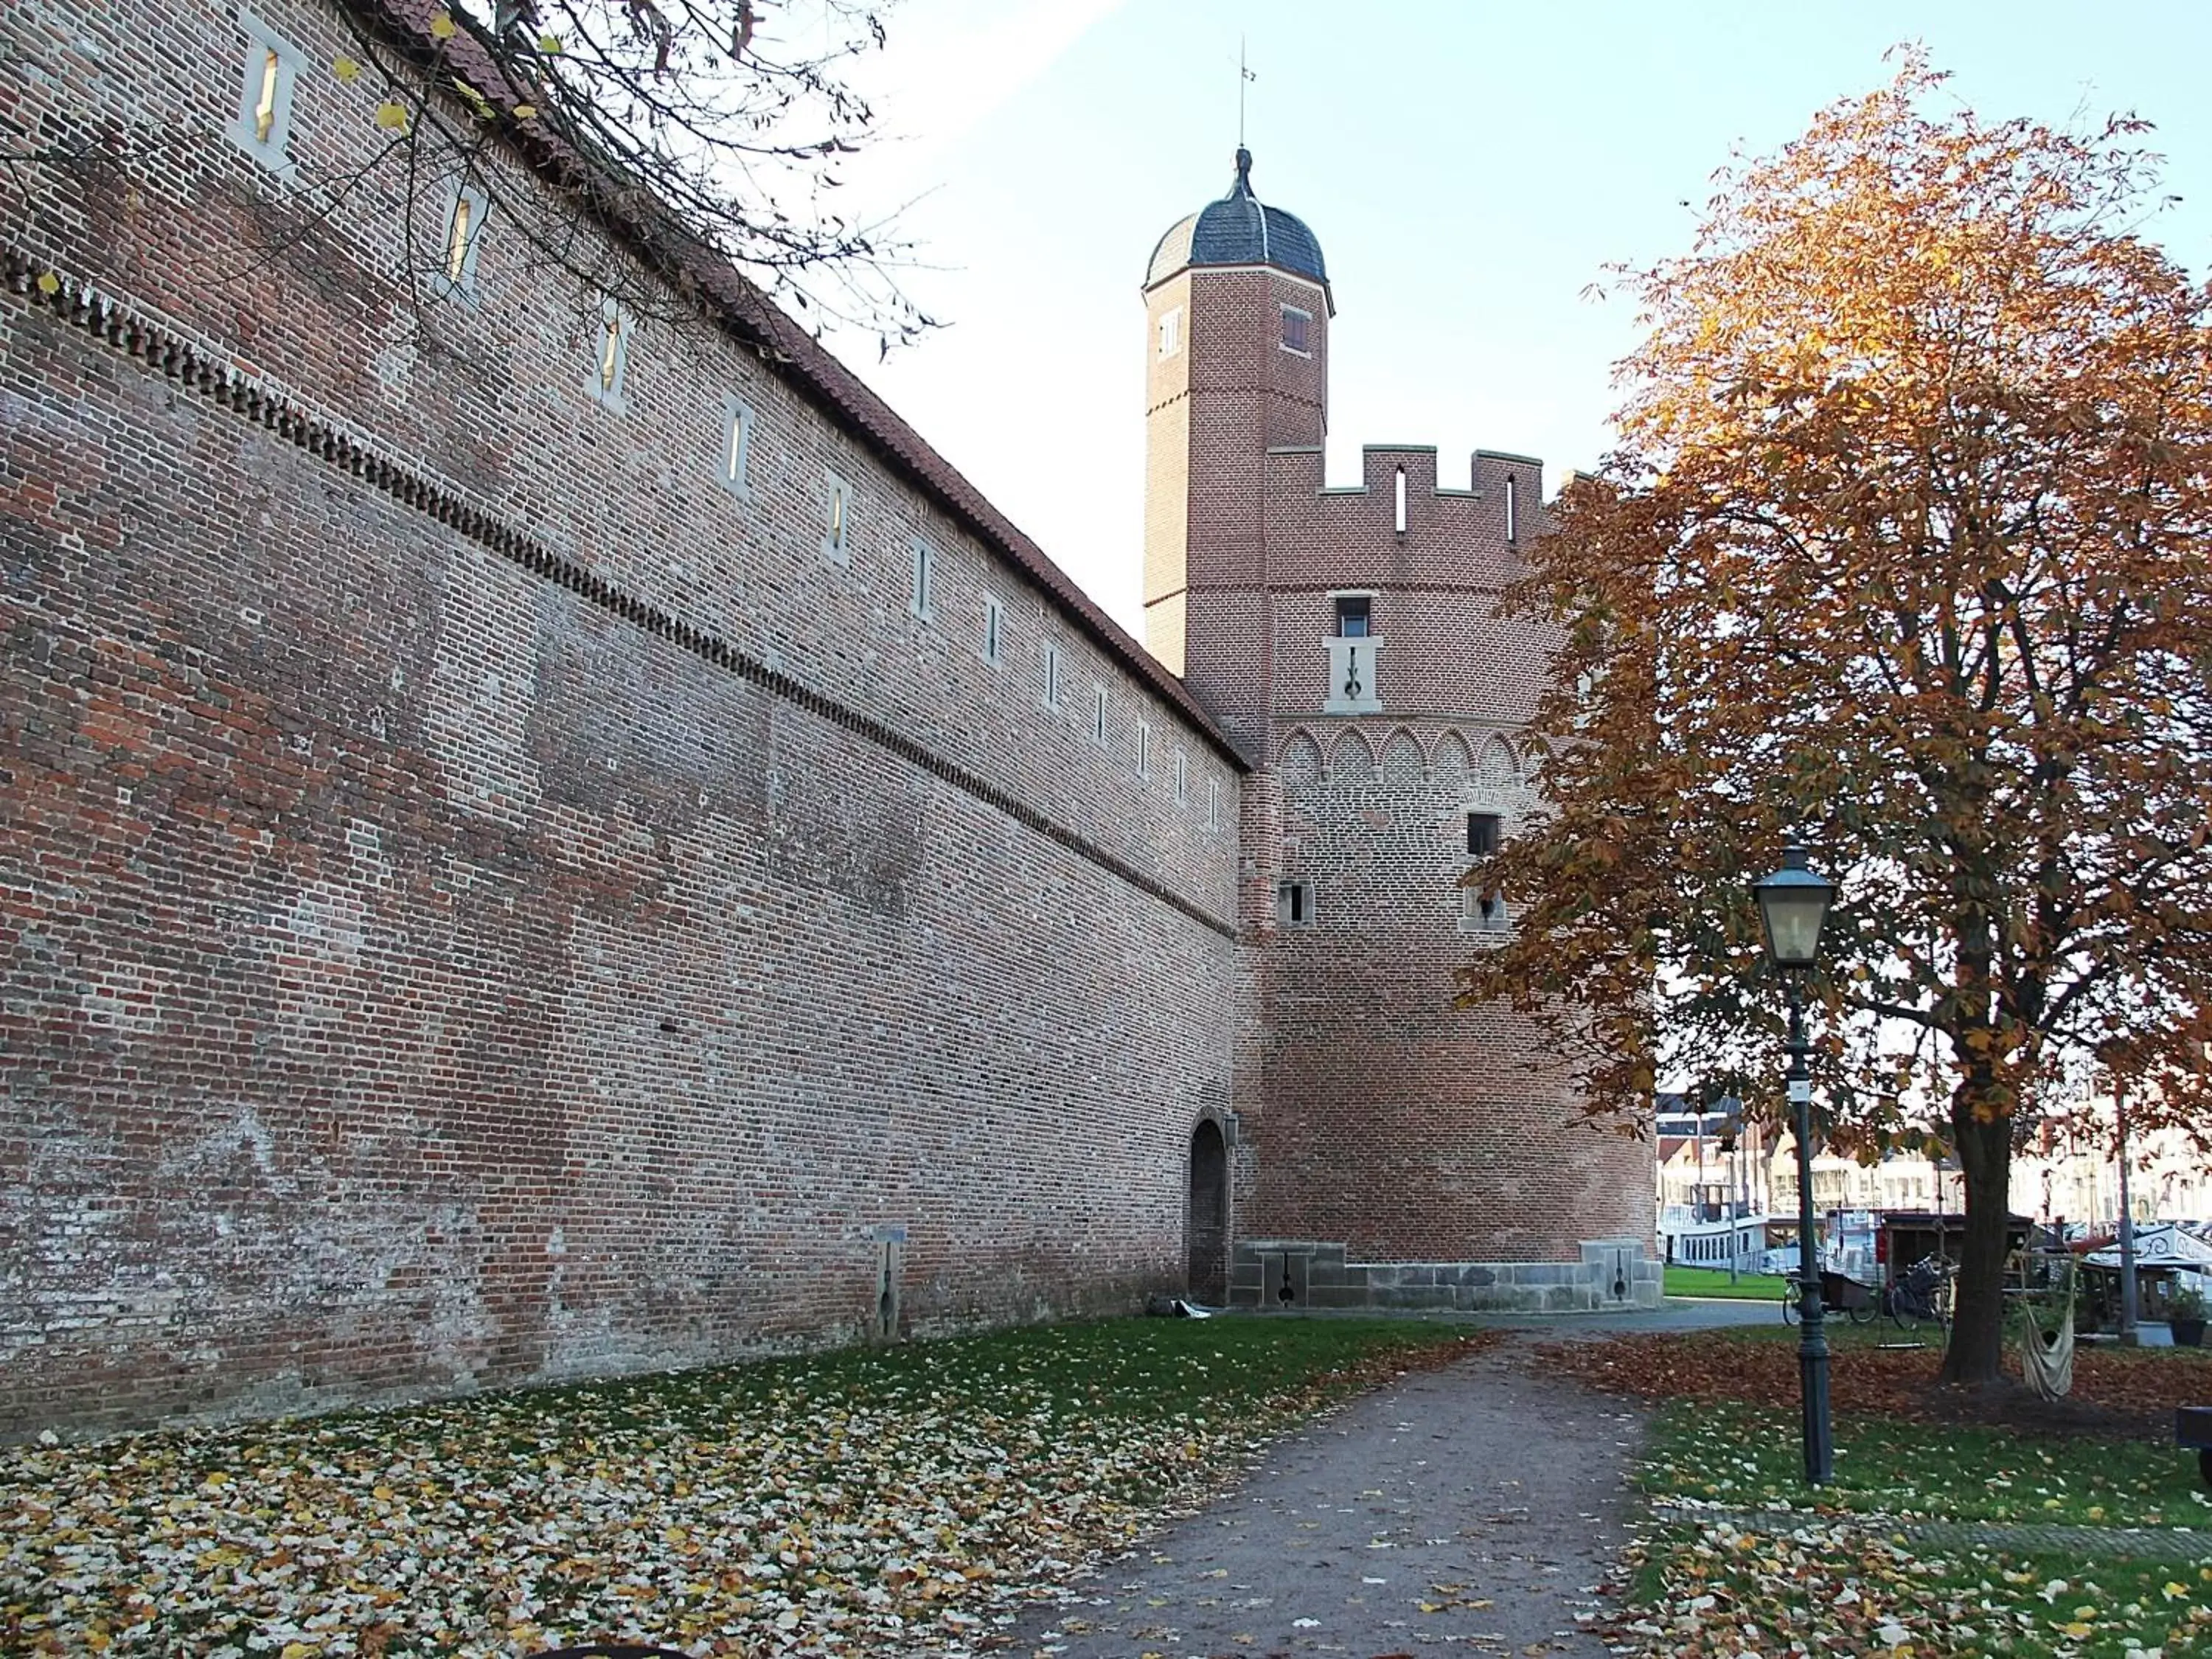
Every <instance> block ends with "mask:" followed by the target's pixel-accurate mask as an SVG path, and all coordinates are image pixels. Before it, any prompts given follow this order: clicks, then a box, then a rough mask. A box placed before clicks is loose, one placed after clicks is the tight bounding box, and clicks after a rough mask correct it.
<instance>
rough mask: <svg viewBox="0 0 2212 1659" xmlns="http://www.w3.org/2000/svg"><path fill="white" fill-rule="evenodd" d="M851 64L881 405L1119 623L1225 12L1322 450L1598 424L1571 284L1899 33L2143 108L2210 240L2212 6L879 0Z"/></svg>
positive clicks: (1618, 315)
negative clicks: (1326, 386)
mask: <svg viewBox="0 0 2212 1659" xmlns="http://www.w3.org/2000/svg"><path fill="white" fill-rule="evenodd" d="M887 21H888V23H889V27H890V48H889V50H888V52H885V53H884V54H883V55H882V56H881V57H880V58H878V59H877V60H875V61H874V62H873V63H872V64H871V66H870V67H869V68H868V70H867V71H866V80H865V82H864V84H865V86H866V89H867V90H868V91H869V92H870V93H871V94H872V95H874V96H875V97H876V98H877V100H878V104H879V106H880V109H881V112H882V114H883V117H884V127H885V128H886V129H887V130H888V131H893V132H896V133H900V134H902V135H906V136H905V137H904V138H903V139H902V142H899V143H895V144H887V145H885V146H884V147H883V148H882V149H879V150H878V151H877V152H875V153H873V154H872V155H869V156H866V157H864V158H862V159H861V160H860V161H859V162H858V163H857V164H856V165H855V166H854V169H853V172H852V173H851V179H852V182H851V184H850V185H848V205H860V206H865V207H868V208H872V209H876V210H881V209H884V208H887V207H889V206H891V205H893V204H896V203H899V202H903V201H906V200H908V198H910V197H916V196H919V197H921V200H920V201H919V202H918V203H917V204H915V205H914V206H913V207H911V208H910V209H909V210H908V211H907V212H906V213H905V215H904V216H903V217H902V221H901V225H902V229H903V230H904V232H905V233H906V234H908V236H909V237H911V238H913V239H915V240H918V241H920V242H921V244H923V252H922V257H923V258H925V259H926V260H927V261H928V262H929V264H931V266H932V267H933V268H931V269H925V270H915V271H914V272H912V273H911V274H910V276H909V277H908V280H907V282H906V284H905V285H906V286H907V288H908V290H909V291H910V292H911V293H913V294H914V295H915V296H916V298H917V299H918V300H919V301H921V303H922V304H923V306H924V307H925V308H927V309H928V310H930V311H931V312H932V313H933V314H935V315H936V316H938V317H939V319H941V320H943V321H944V322H945V323H946V324H947V325H948V326H946V327H945V328H943V329H940V330H939V331H936V332H935V333H934V334H933V335H932V336H930V337H928V338H927V339H926V340H925V341H924V342H923V343H921V344H920V345H917V346H914V347H910V348H908V349H904V350H902V351H899V352H896V353H894V354H893V356H892V357H891V359H890V362H888V363H884V364H881V365H878V363H877V362H875V356H876V349H875V343H874V341H873V339H872V337H871V338H869V339H867V340H866V341H860V340H854V341H852V342H850V343H849V344H845V343H839V344H841V345H842V346H843V348H844V349H848V353H849V356H850V360H851V362H852V363H853V366H854V368H856V369H858V370H859V371H860V373H861V374H863V375H864V376H865V377H866V379H867V380H869V381H870V383H871V384H872V385H873V386H875V387H876V388H877V389H878V391H879V392H882V393H883V394H884V397H886V398H888V399H889V400H890V403H891V404H892V406H893V407H895V408H896V409H897V410H899V412H900V413H901V414H902V415H903V416H905V417H906V418H907V419H908V421H909V422H912V423H913V424H914V425H915V427H916V428H918V429H919V430H920V431H921V434H922V435H923V436H924V437H926V438H927V439H928V440H929V441H930V442H932V443H933V444H934V445H935V446H936V447H937V448H938V449H939V451H940V452H942V453H944V454H945V455H946V456H947V457H948V458H949V459H951V461H952V462H953V464H954V465H957V466H958V467H959V468H960V469H961V470H962V471H964V472H965V473H967V474H968V476H969V477H970V478H971V479H973V480H974V481H975V483H977V484H978V485H979V486H980V487H981V489H983V491H984V492H985V493H986V494H987V495H989V496H990V497H991V498H992V499H993V500H994V501H996V502H997V503H998V504H999V506H1000V507H1001V508H1002V509H1004V510H1005V511H1006V513H1007V514H1008V516H1009V517H1011V518H1012V520H1014V521H1015V522H1016V523H1017V524H1018V525H1020V526H1022V527H1023V528H1024V530H1026V531H1028V532H1030V534H1031V535H1032V536H1034V537H1035V538H1036V539H1037V540H1038V542H1039V543H1041V544H1042V546H1043V547H1044V549H1045V550H1046V551H1047V552H1048V554H1050V555H1051V556H1052V557H1053V558H1054V559H1055V560H1056V561H1057V562H1059V563H1060V566H1061V567H1062V568H1064V569H1066V571H1067V572H1068V574H1070V575H1071V576H1073V578H1074V579H1075V580H1077V581H1078V582H1079V583H1080V584H1081V585H1082V586H1084V587H1085V589H1087V590H1088V591H1089V592H1091V595H1092V596H1093V597H1094V598H1096V599H1097V600H1098V601H1099V602H1100V603H1101V604H1102V605H1104V606H1105V608H1106V609H1107V610H1108V611H1110V612H1111V613H1113V615H1114V616H1115V617H1117V618H1118V619H1120V620H1121V622H1122V623H1123V624H1124V625H1125V626H1127V627H1128V628H1129V629H1131V631H1133V632H1137V633H1139V634H1140V633H1141V627H1140V615H1141V613H1140V611H1139V605H1138V599H1137V594H1138V570H1139V554H1140V538H1141V523H1142V520H1141V516H1140V514H1141V511H1142V480H1143V456H1144V431H1143V407H1142V387H1143V376H1144V368H1145V352H1146V349H1147V345H1148V342H1147V340H1146V333H1145V319H1144V307H1143V302H1142V301H1141V299H1140V297H1139V282H1140V281H1141V279H1142V276H1143V274H1144V269H1145V262H1146V258H1147V257H1148V256H1149V255H1150V253H1151V252H1152V245H1153V243H1154V242H1155V241H1156V240H1158V237H1159V235H1160V234H1161V233H1162V232H1163V231H1164V230H1165V229H1166V228H1168V226H1169V225H1170V224H1171V223H1173V222H1175V221H1176V220H1177V219H1179V218H1181V217H1182V216H1183V215H1185V214H1187V213H1190V212H1192V211H1194V210H1196V209H1198V208H1199V207H1200V206H1201V205H1203V204H1205V203H1206V202H1207V201H1209V200H1211V199H1212V198H1213V197H1217V196H1219V195H1221V194H1222V193H1223V192H1224V191H1225V189H1226V188H1227V186H1228V185H1229V182H1230V179H1231V153H1232V152H1233V151H1234V149H1235V148H1236V143H1237V42H1238V37H1239V35H1240V34H1242V35H1243V37H1245V39H1246V40H1247V42H1248V47H1247V50H1248V52H1249V58H1250V60H1251V63H1252V65H1253V67H1254V69H1255V70H1256V72H1257V74H1258V76H1259V78H1258V79H1257V80H1256V81H1255V82H1252V83H1251V85H1250V87H1249V117H1248V124H1247V136H1248V142H1249V144H1250V146H1251V149H1252V150H1253V153H1254V155H1255V168H1254V173H1253V183H1254V185H1255V189H1256V190H1257V191H1258V192H1259V194H1260V196H1261V198H1262V199H1263V200H1266V201H1267V202H1270V203H1272V204H1275V205H1277V206H1279V207H1283V208H1286V209H1288V210H1290V211H1291V212H1293V213H1296V214H1297V215H1298V216H1299V217H1301V218H1303V219H1304V220H1305V222H1307V223H1308V224H1309V225H1310V226H1311V227H1312V228H1313V229H1314V231H1315V233H1316V235H1317V236H1318V237H1319V238H1320V240H1321V245H1322V251H1323V252H1324V254H1325V256H1326V258H1327V260H1328V271H1329V277H1330V282H1331V286H1332V288H1333V289H1334V294H1335V298H1336V304H1337V318H1336V322H1335V324H1334V328H1333V330H1332V332H1331V335H1330V378H1331V387H1330V401H1331V419H1330V426H1329V471H1330V474H1331V477H1332V478H1333V479H1356V477H1357V476H1358V449H1359V446H1360V445H1361V444H1363V443H1381V442H1399V443H1419V444H1435V445H1437V447H1438V448H1439V449H1440V450H1441V451H1442V452H1443V453H1442V454H1441V455H1440V456H1439V458H1438V459H1439V465H1440V467H1441V469H1442V473H1443V477H1445V478H1447V479H1450V478H1453V477H1455V476H1456V477H1460V478H1462V479H1463V478H1464V476H1465V469H1466V465H1467V457H1468V452H1470V451H1471V450H1474V449H1475V448H1477V447H1482V448H1491V449H1507V450H1514V451H1517V452H1521V453H1528V454H1534V455H1539V456H1541V457H1543V458H1544V459H1545V461H1546V462H1547V477H1548V478H1549V479H1551V480H1552V481H1553V482H1554V483H1555V482H1556V480H1557V479H1558V478H1559V477H1561V476H1562V475H1563V473H1564V471H1565V469H1567V468H1570V467H1577V466H1580V467H1588V466H1590V465H1593V464H1594V463H1595V460H1596V459H1597V457H1598V456H1599V454H1600V453H1601V452H1602V451H1603V450H1604V448H1605V447H1606V446H1607V413H1608V411H1609V410H1611V409H1612V408H1613V402H1614V398H1613V392H1612V389H1611V387H1610V386H1609V373H1610V365H1611V364H1612V362H1613V361H1614V360H1615V359H1617V358H1618V357H1620V356H1621V355H1622V353H1623V352H1624V351H1625V350H1626V349H1627V348H1628V346H1629V345H1630V344H1631V343H1632V340H1633V337H1634V336H1633V331H1632V324H1633V318H1632V315H1631V312H1630V307H1629V305H1628V304H1627V302H1626V301H1625V300H1624V299H1622V298H1620V297H1614V298H1613V299H1610V300H1605V301H1599V300H1595V299H1592V298H1590V297H1588V296H1587V295H1585V290H1586V289H1588V288H1589V285H1590V284H1591V283H1596V282H1601V280H1602V278H1603V270H1604V267H1605V266H1606V265H1607V264H1609V263H1612V262H1615V261H1623V260H1625V261H1629V262H1637V261H1642V260H1648V259H1650V258H1657V257H1661V256H1663V255H1666V254H1669V253H1674V252H1681V251H1684V250H1686V247H1687V246H1688V243H1689V240H1690V236H1691V233H1692V228H1693V226H1694V224H1695V221H1696V210H1695V209H1694V208H1692V207H1689V206H1684V205H1682V204H1683V203H1684V202H1688V203H1692V204H1698V205H1699V206H1702V204H1704V202H1705V199H1706V197H1708V195H1709V194H1710V193H1711V186H1710V179H1711V174H1712V173H1713V171H1714V169H1716V168H1717V167H1721V166H1723V165H1724V164H1725V163H1726V162H1727V161H1728V160H1729V154H1730V150H1731V148H1732V147H1734V146H1735V145H1738V144H1741V145H1743V146H1745V147H1747V148H1748V149H1751V150H1753V151H1754V152H1765V151H1768V150H1771V149H1774V148H1775V147H1776V146H1778V144H1779V143H1782V142H1783V141H1784V140H1785V139H1788V138H1790V137H1794V136H1795V135H1796V134H1797V133H1799V132H1801V131H1803V129H1804V127H1805V125H1806V124H1807V122H1808V119H1809V118H1810V117H1811V115H1812V114H1813V112H1814V111H1815V110H1816V109H1818V108H1819V107H1820V106H1822V105H1824V104H1826V103H1828V102H1830V101H1832V100H1835V99H1836V98H1838V97H1841V96H1844V95H1845V94H1852V93H1857V92H1860V91H1863V90H1865V89H1866V88H1870V87H1872V86H1875V85H1876V84H1879V83H1880V82H1882V81H1884V80H1886V79H1887V78H1888V76H1889V74H1890V70H1889V67H1888V66H1887V65H1886V64H1884V62H1883V61H1882V54H1883V52H1885V51H1886V50H1887V48H1888V47H1890V46H1893V45H1894V44H1896V43H1897V42H1899V41H1902V40H1920V41H1922V42H1923V43H1924V44H1925V45H1926V46H1927V47H1928V49H1929V52H1930V53H1931V55H1932V57H1933V58H1934V60H1935V63H1936V66H1937V67H1938V68H1942V69H1948V70H1953V71H1954V73H1955V76H1956V78H1955V80H1954V82H1953V83H1952V85H1953V89H1954V91H1955V93H1956V94H1958V95H1959V96H1960V97H1962V98H1963V99H1965V100H1966V101H1967V102H1968V103H1970V104H1971V105H1972V106H1973V107H1974V108H1975V109H1976V110H1977V111H1978V112H1979V113H1980V114H1981V115H1982V116H1983V117H1984V118H1998V117H2001V116H2008V115H2015V114H2025V115H2032V116H2035V117H2039V118H2044V119H2048V120H2052V121H2064V120H2066V119H2068V118H2070V117H2073V116H2075V114H2076V113H2077V112H2079V113H2081V115H2083V116H2084V117H2085V118H2095V119H2098V120H2101V118H2103V117H2104V116H2105V115H2106V114H2107V113H2108V112H2112V111H2114V110H2127V109H2132V110H2134V111H2135V112H2137V113H2139V114H2142V115H2144V116H2146V117H2148V118H2150V119H2151V120H2153V121H2154V122H2155V123H2156V124H2157V125H2158V131H2157V132H2156V133H2155V134H2154V135H2153V139H2152V143H2153V146H2154V148H2156V149H2160V150H2162V151H2163V152H2164V153H2165V154H2166V156H2167V157H2168V167H2167V173H2166V186H2167V188H2168V189H2169V190H2172V191H2178V192H2179V193H2180V194H2181V195H2182V196H2183V197H2185V201H2184V203H2183V204H2182V205H2181V206H2180V207H2179V208H2177V209H2174V210H2171V211H2170V212H2169V213H2167V214H2166V216H2164V217H2162V218H2161V219H2160V220H2159V221H2157V222H2156V223H2155V225H2154V227H2153V229H2154V234H2156V235H2157V236H2158V238H2159V239H2160V240H2162V241H2163V242H2164V243H2165V244H2166V246H2167V247H2168V248H2169V250H2170V251H2171V252H2172V253H2173V254H2174V255H2175V256H2176V257H2177V258H2179V259H2181V260H2182V261H2183V262H2184V263H2185V264H2187V265H2188V266H2189V267H2190V268H2191V270H2195V271H2196V272H2197V273H2198V275H2199V276H2203V274H2204V273H2205V272H2206V270H2207V268H2208V265H2212V94H2208V93H2207V92H2206V89H2205V88H2206V82H2205V78H2204V77H2205V75H2206V66H2207V65H2208V64H2212V0H2177V3H2167V4H2133V5H2130V4H2126V3H2113V4H2102V5H2094V6H2093V5H2087V4H2080V3H2070V4H2060V3H2033V0H1950V3H1942V4H1925V3H1923V4H1919V5H1905V4H1894V3H1868V0H1857V3H1851V4H1844V3H1841V0H1830V3H1822V4H1814V3H1810V0H1807V3H1795V0H1792V3H1775V0H1758V3H1753V0H1744V3H1729V4H1720V3H1712V4H1703V5H1689V4H1668V3H1662V0H1642V3H1635V0H1589V3H1583V4H1580V5H1577V6H1574V7H1571V8H1569V7H1553V6H1531V5H1528V4H1525V3H1522V4H1515V5H1504V4H1492V3H1488V0H1368V3H1366V4H1364V5H1357V6H1352V5H1346V4H1343V3H1341V0H1336V3H1329V4H1322V3H1318V0H1270V3H1265V4H1263V3H1260V0H902V3H900V4H898V5H896V7H895V8H894V9H892V10H891V12H890V15H889V17H888V20H887ZM833 343H837V342H833Z"/></svg>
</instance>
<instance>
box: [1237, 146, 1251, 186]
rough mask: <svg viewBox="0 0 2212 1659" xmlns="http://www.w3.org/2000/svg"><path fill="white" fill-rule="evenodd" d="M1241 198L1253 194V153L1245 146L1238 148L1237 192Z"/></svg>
mask: <svg viewBox="0 0 2212 1659" xmlns="http://www.w3.org/2000/svg"><path fill="white" fill-rule="evenodd" d="M1236 193H1237V195H1239V196H1249V195H1250V194H1251V193H1252V152H1251V151H1250V150H1249V149H1245V148H1244V146H1243V145H1242V144H1239V145H1237V191H1236Z"/></svg>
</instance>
